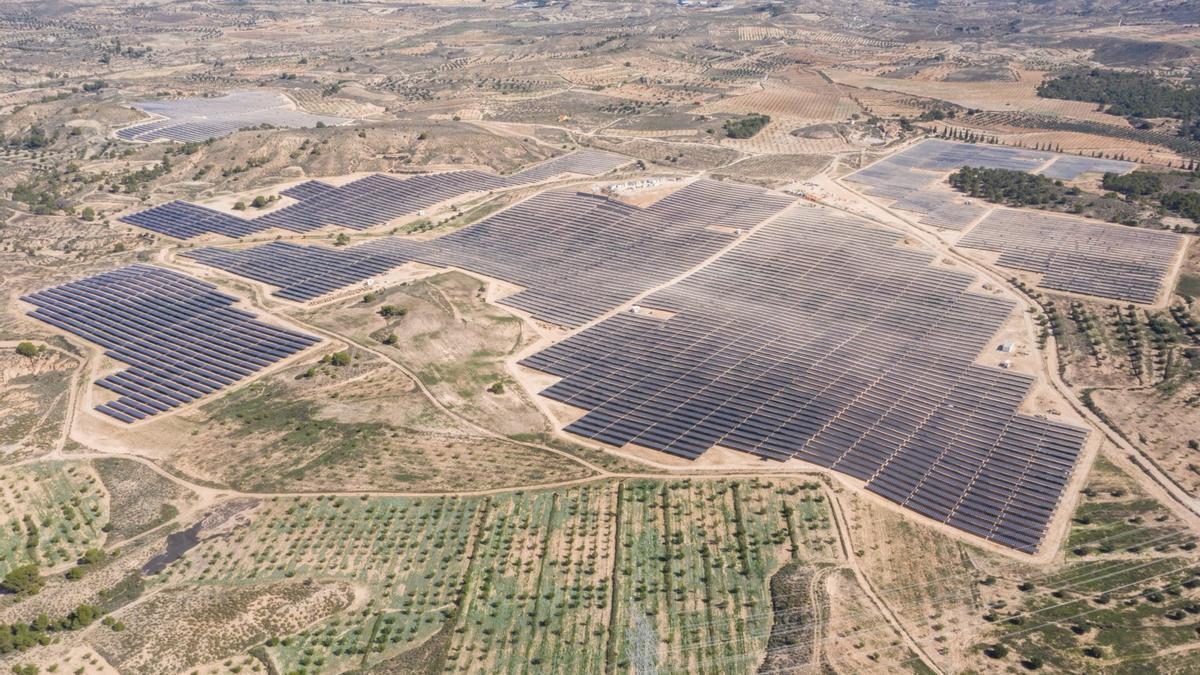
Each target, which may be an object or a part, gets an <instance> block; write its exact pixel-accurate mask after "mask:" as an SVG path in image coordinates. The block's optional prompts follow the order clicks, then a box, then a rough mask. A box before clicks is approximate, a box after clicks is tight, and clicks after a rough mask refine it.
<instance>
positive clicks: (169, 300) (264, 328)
mask: <svg viewBox="0 0 1200 675" xmlns="http://www.w3.org/2000/svg"><path fill="white" fill-rule="evenodd" d="M21 299H22V300H24V301H25V302H28V303H29V304H31V305H33V306H34V307H36V309H34V310H33V311H32V312H30V314H29V315H30V316H32V317H34V318H35V319H38V320H40V321H44V322H46V323H48V324H50V325H52V326H55V327H57V328H61V329H62V330H65V331H67V332H69V333H71V334H73V335H77V336H79V337H81V338H84V339H85V340H87V341H89V342H91V343H92V344H95V345H97V346H98V347H101V348H102V349H104V354H105V356H107V357H109V358H112V359H115V360H117V361H120V362H122V363H124V364H126V365H127V366H129V367H128V368H127V369H125V370H122V371H119V372H116V373H113V374H111V375H106V376H105V377H103V378H101V379H99V380H97V381H96V385H97V386H100V387H103V388H105V389H108V390H109V391H111V392H113V393H114V394H116V395H117V398H116V399H114V400H112V401H108V402H106V403H101V404H100V405H98V406H96V410H98V411H100V412H102V413H104V414H105V415H108V416H110V417H113V418H115V419H117V420H120V421H121V422H125V423H131V422H136V421H140V420H144V419H147V418H150V417H153V416H155V415H158V414H160V413H164V412H168V411H170V410H172V409H175V408H178V407H179V406H183V405H187V404H189V403H191V402H193V401H195V400H197V399H199V398H202V397H204V396H207V395H209V394H212V393H214V392H216V391H219V390H220V389H223V388H225V387H228V386H230V385H232V384H234V383H236V382H238V381H239V380H242V379H244V378H246V377H249V376H251V375H253V374H255V373H256V372H258V371H260V370H262V369H263V368H267V367H269V366H271V365H272V364H274V363H276V362H278V361H280V360H283V359H286V358H288V357H290V356H292V355H294V354H297V353H299V352H301V351H303V350H305V349H307V348H308V347H310V346H312V345H314V344H316V343H317V342H319V341H320V340H319V338H317V337H314V336H312V335H307V334H304V333H300V332H297V331H293V330H288V329H285V328H280V327H278V326H273V325H271V324H267V323H263V322H262V321H259V320H258V319H257V318H256V317H255V315H253V314H251V313H249V312H246V311H244V310H240V309H237V308H235V307H233V306H232V305H233V304H234V303H236V302H237V301H238V299H237V298H235V297H232V296H230V295H226V294H224V293H221V292H219V291H218V290H217V289H216V286H213V285H212V284H208V283H204V282H201V281H197V280H195V279H192V278H191V277H188V276H186V275H183V274H179V273H177V272H172V271H169V270H165V269H163V268H160V267H153V266H149V265H132V266H129V267H124V268H120V269H116V270H113V271H111V272H104V273H102V274H98V275H95V276H91V277H88V278H85V279H80V280H79V281H73V282H71V283H68V284H64V285H62V286H55V287H53V288H47V289H45V290H42V291H38V292H37V293H33V294H31V295H27V296H25V297H23V298H21Z"/></svg>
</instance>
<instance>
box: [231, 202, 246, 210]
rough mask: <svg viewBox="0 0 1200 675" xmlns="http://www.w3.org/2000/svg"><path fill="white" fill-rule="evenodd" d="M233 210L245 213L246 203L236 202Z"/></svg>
mask: <svg viewBox="0 0 1200 675" xmlns="http://www.w3.org/2000/svg"><path fill="white" fill-rule="evenodd" d="M233 210H234V211H245V210H246V202H236V203H235V204H234V205H233Z"/></svg>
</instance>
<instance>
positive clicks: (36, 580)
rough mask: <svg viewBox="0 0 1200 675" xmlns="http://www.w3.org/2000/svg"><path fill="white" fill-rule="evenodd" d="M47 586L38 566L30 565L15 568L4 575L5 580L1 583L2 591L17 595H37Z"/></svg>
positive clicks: (0, 588)
mask: <svg viewBox="0 0 1200 675" xmlns="http://www.w3.org/2000/svg"><path fill="white" fill-rule="evenodd" d="M45 585H46V581H45V580H44V579H42V576H41V575H40V574H38V566H37V565H35V564H29V565H21V566H20V567H14V568H13V569H12V570H10V571H9V573H8V574H6V575H4V580H3V581H0V590H2V591H4V592H5V593H13V594H16V595H36V594H37V592H38V591H40V590H42V586H45Z"/></svg>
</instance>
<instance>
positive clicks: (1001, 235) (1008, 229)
mask: <svg viewBox="0 0 1200 675" xmlns="http://www.w3.org/2000/svg"><path fill="white" fill-rule="evenodd" d="M1182 242H1183V237H1182V236H1181V235H1178V234H1174V233H1172V232H1162V231H1156V230H1146V229H1141V228H1134V227H1126V226H1123V225H1110V224H1108V223H1101V222H1097V221H1090V220H1083V219H1080V218H1071V217H1068V216H1060V215H1053V214H1047V213H1039V212H1030V211H1018V210H1015V209H997V210H996V211H993V212H992V213H991V214H990V215H988V217H987V218H984V219H983V221H982V222H980V223H979V224H978V225H976V226H975V227H974V228H973V229H972V230H971V231H970V232H968V233H967V234H966V236H964V237H963V238H962V239H961V240H960V241H959V242H958V245H959V246H964V247H966V248H976V249H982V250H986V251H998V252H1000V258H999V259H998V260H997V264H999V265H1002V266H1004V267H1013V268H1016V269H1022V270H1028V271H1030V272H1041V273H1043V277H1042V281H1041V283H1040V285H1041V286H1042V287H1044V288H1051V289H1056V290H1060V291H1069V292H1074V293H1083V294H1085V295H1097V296H1100V297H1105V298H1114V299H1117V300H1128V301H1132V302H1143V303H1153V302H1154V301H1155V299H1156V298H1157V296H1158V290H1159V287H1160V286H1161V285H1162V282H1163V279H1164V277H1166V275H1167V273H1168V272H1169V271H1170V268H1171V265H1172V263H1173V262H1174V260H1175V256H1176V254H1177V253H1178V251H1179V247H1180V244H1181V243H1182Z"/></svg>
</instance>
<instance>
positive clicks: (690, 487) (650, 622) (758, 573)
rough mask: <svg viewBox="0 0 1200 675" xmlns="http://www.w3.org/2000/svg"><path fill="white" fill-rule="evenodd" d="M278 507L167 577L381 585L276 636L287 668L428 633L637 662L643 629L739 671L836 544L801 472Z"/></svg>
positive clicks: (396, 650)
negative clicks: (792, 567)
mask: <svg viewBox="0 0 1200 675" xmlns="http://www.w3.org/2000/svg"><path fill="white" fill-rule="evenodd" d="M261 508H262V511H261V512H260V513H259V514H258V515H257V516H256V517H255V518H254V519H253V521H252V522H251V523H250V524H249V525H248V527H247V529H246V530H244V531H238V532H237V533H236V535H235V536H234V537H231V538H229V539H221V538H214V539H209V540H205V541H204V542H202V543H201V544H200V545H199V546H198V547H197V548H196V549H194V550H193V551H192V552H189V554H188V555H187V556H185V557H184V558H181V559H180V560H178V561H176V562H175V563H173V564H172V565H171V566H170V567H168V568H167V570H166V571H164V573H163V575H162V576H163V577H164V578H163V579H162V580H161V582H162V583H167V582H168V581H169V582H170V583H171V584H186V585H191V584H201V585H204V586H213V585H217V586H241V585H244V584H248V583H268V582H273V581H282V580H286V579H296V580H300V579H308V578H315V579H323V580H343V581H350V582H354V583H356V584H362V585H365V586H366V587H367V588H368V589H369V590H370V600H368V601H367V603H366V604H365V605H364V606H362V607H361V609H359V610H357V611H354V612H348V613H343V614H340V615H337V616H334V617H331V618H328V619H326V620H324V621H322V622H320V623H318V624H317V625H315V626H313V627H311V628H308V629H306V630H304V631H302V632H300V633H299V634H296V635H292V636H288V637H284V636H282V635H281V636H278V637H273V638H270V639H267V640H266V641H265V644H264V648H265V649H266V650H267V651H268V652H269V653H271V655H272V656H274V658H275V661H276V662H277V663H279V664H280V666H281V667H282V671H283V672H296V673H315V672H325V671H341V670H346V669H351V668H354V669H357V668H362V669H370V668H371V667H373V666H377V665H379V664H383V663H387V662H390V661H391V660H393V659H398V660H401V661H403V660H404V656H403V655H405V654H411V653H412V652H410V650H413V649H416V648H418V647H419V646H422V645H429V644H433V645H437V648H436V649H435V650H434V651H433V652H429V651H425V652H422V654H423V655H424V656H423V658H425V659H428V660H430V661H431V662H434V663H440V664H443V667H444V668H445V669H448V670H454V671H457V670H462V669H469V670H473V669H477V668H479V667H481V664H487V666H486V669H487V670H488V671H489V672H508V671H515V670H523V669H525V668H528V667H529V665H530V664H542V665H546V666H547V667H549V664H555V665H554V669H555V670H561V671H562V672H601V671H602V670H604V667H605V664H606V663H608V664H612V665H614V666H615V667H616V669H617V670H618V671H620V670H621V669H628V668H629V667H630V664H631V663H632V660H633V659H636V658H637V655H636V654H635V653H634V650H636V649H637V647H636V645H637V644H638V641H639V640H643V639H645V640H648V643H647V644H648V645H649V647H650V648H651V649H652V650H654V651H659V650H661V654H662V656H661V657H660V658H659V666H660V667H662V668H663V669H680V668H685V669H686V668H689V667H690V664H695V663H697V662H701V663H705V664H711V667H712V668H714V669H717V670H721V671H726V670H728V668H727V667H726V666H727V662H730V661H731V660H737V659H750V658H756V657H757V655H760V654H761V653H762V650H763V649H764V648H765V646H766V643H767V638H768V634H769V632H770V630H769V627H770V624H771V614H772V612H771V603H770V589H769V586H770V579H771V577H772V576H773V575H774V574H775V572H776V571H777V570H779V568H780V567H781V566H782V565H783V564H785V563H786V562H787V561H788V560H794V561H807V560H813V559H823V558H829V559H832V558H833V557H834V556H835V555H836V554H835V547H834V543H835V542H836V535H835V531H834V530H833V528H832V522H831V520H830V514H829V510H828V505H827V503H826V501H825V499H824V494H823V491H822V488H821V486H820V484H819V483H815V482H813V483H805V482H800V481H795V480H791V479H785V480H781V481H773V482H764V481H756V480H678V481H661V480H632V481H615V480H601V481H596V482H594V483H589V484H587V485H582V486H576V487H570V488H562V489H557V490H545V491H537V492H521V491H516V492H510V493H506V494H498V495H491V496H483V497H470V498H459V497H437V498H342V497H306V498H280V499H273V500H271V501H269V502H268V503H266V504H264V505H263V507H261ZM800 564H801V566H803V565H804V564H805V563H800ZM614 603H615V604H614ZM126 621H127V622H128V619H126ZM131 625H132V624H131ZM131 630H132V628H131ZM439 636H440V637H439ZM431 639H433V642H432V643H430V642H429V641H430V640H431ZM420 648H421V649H425V647H420ZM746 662H747V663H749V661H748V660H747V661H746ZM734 669H738V670H740V669H741V667H740V666H734ZM439 672H440V669H439Z"/></svg>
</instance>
